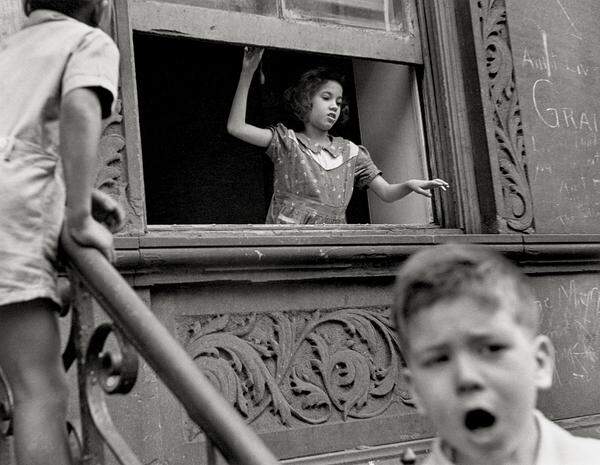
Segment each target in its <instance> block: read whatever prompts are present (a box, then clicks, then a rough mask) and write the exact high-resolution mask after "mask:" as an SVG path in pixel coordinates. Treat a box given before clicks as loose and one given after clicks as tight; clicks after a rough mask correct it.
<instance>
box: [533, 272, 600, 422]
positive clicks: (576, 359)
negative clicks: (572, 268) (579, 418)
mask: <svg viewBox="0 0 600 465" xmlns="http://www.w3.org/2000/svg"><path fill="white" fill-rule="evenodd" d="M534 282H535V283H536V292H537V296H538V300H537V305H538V307H539V309H540V312H541V316H542V332H543V333H545V334H546V335H548V336H549V337H550V339H551V340H552V342H553V343H554V346H555V348H556V365H555V370H554V385H553V387H552V389H551V391H550V392H549V393H547V394H545V395H544V396H543V402H544V405H545V407H546V408H548V409H549V410H550V411H552V412H554V413H555V414H556V415H558V416H562V415H563V414H573V409H575V410H576V411H579V410H580V411H581V412H584V413H586V409H587V414H589V413H591V412H597V411H600V403H599V401H600V392H598V389H597V388H596V386H598V383H599V382H600V278H599V277H598V275H596V274H580V275H576V276H565V277H560V278H559V277H539V278H535V280H534ZM566 398H568V399H569V400H570V404H569V403H567V402H565V400H566ZM566 408H568V409H569V411H568V412H567V411H566V410H565V409H566ZM563 411H564V413H563Z"/></svg>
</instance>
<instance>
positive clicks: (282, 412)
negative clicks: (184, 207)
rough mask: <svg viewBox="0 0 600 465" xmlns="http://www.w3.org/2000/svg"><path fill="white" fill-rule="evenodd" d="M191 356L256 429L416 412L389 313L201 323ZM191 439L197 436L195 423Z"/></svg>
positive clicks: (190, 340) (190, 332)
mask: <svg viewBox="0 0 600 465" xmlns="http://www.w3.org/2000/svg"><path fill="white" fill-rule="evenodd" d="M180 331H181V332H182V334H181V337H182V339H184V340H185V341H186V348H187V350H188V351H189V353H190V355H191V356H192V357H193V358H194V360H195V361H196V363H197V364H198V366H199V367H200V368H201V369H202V370H203V372H204V373H205V375H206V376H207V377H208V378H209V379H210V381H211V382H212V383H213V384H214V385H215V386H217V388H218V389H219V391H220V392H221V394H222V395H223V396H224V397H225V398H226V399H227V400H228V401H229V402H230V403H231V404H233V405H235V407H236V408H237V409H238V410H239V411H240V413H241V414H242V415H243V416H244V417H246V418H247V421H248V422H253V421H255V420H257V419H258V418H259V417H261V416H262V415H263V414H265V413H266V415H267V416H269V417H270V419H271V420H274V421H275V422H276V423H279V424H283V425H287V426H293V425H292V423H293V422H295V423H296V424H298V422H299V423H304V424H321V423H325V422H328V421H333V420H338V421H346V420H348V419H350V418H357V419H358V418H372V417H375V416H377V415H380V414H382V413H383V412H385V411H386V409H388V408H389V407H390V405H391V404H392V403H400V404H402V405H412V401H411V398H410V395H409V393H408V391H407V390H406V389H405V386H403V384H402V382H401V377H400V373H399V369H400V366H401V364H402V363H403V361H402V357H401V355H400V350H399V345H398V340H397V336H396V334H395V332H394V330H393V329H392V327H391V326H390V321H389V319H388V317H387V311H386V310H385V309H344V310H338V311H333V312H330V313H320V312H319V311H316V312H313V313H294V314H286V313H268V314H260V315H258V314H252V315H245V316H244V315H220V316H213V317H198V318H197V319H194V320H192V321H188V322H187V323H186V324H184V325H182V326H180ZM189 427H190V428H189V432H190V437H189V439H192V438H193V437H194V436H195V435H197V434H198V433H199V431H198V430H197V428H195V427H194V425H193V424H191V422H190V423H189Z"/></svg>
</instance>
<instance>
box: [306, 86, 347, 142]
mask: <svg viewBox="0 0 600 465" xmlns="http://www.w3.org/2000/svg"><path fill="white" fill-rule="evenodd" d="M342 97H343V89H342V86H341V85H340V83H339V82H337V81H325V82H324V83H323V85H321V87H319V89H317V91H316V92H315V95H313V97H312V99H311V109H310V111H309V112H308V114H307V115H306V118H305V120H304V124H305V125H306V126H308V125H310V126H313V127H315V128H317V129H320V130H321V131H329V130H330V129H331V128H332V126H333V125H334V124H335V123H336V121H337V120H338V118H339V117H340V110H341V109H342Z"/></svg>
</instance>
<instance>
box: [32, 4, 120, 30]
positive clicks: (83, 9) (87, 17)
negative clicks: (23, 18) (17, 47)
mask: <svg viewBox="0 0 600 465" xmlns="http://www.w3.org/2000/svg"><path fill="white" fill-rule="evenodd" d="M109 7H110V5H109V0H23V10H24V11H25V14H26V15H27V16H29V15H30V14H31V13H32V12H33V11H35V10H53V11H58V12H59V13H62V14H64V15H67V16H71V17H72V18H75V19H77V20H79V21H82V22H84V23H86V24H88V25H90V26H93V27H97V26H98V25H99V24H100V22H101V21H102V18H103V17H104V15H105V14H106V13H107V12H108V10H109Z"/></svg>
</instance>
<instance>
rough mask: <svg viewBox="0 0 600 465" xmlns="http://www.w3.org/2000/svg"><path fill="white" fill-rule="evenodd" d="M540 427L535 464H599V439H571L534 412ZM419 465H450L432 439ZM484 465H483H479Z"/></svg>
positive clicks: (567, 434)
mask: <svg viewBox="0 0 600 465" xmlns="http://www.w3.org/2000/svg"><path fill="white" fill-rule="evenodd" d="M535 418H536V421H537V423H538V426H539V428H540V445H539V453H538V457H537V460H536V461H535V465H595V464H600V440H598V439H593V438H582V437H578V436H574V435H573V434H571V433H569V432H568V431H567V430H565V429H563V428H561V427H560V426H558V425H557V424H556V423H554V422H552V421H550V420H548V419H547V418H546V417H545V416H544V415H543V414H542V413H541V412H539V411H537V410H536V411H535ZM423 465H454V463H453V462H451V461H450V460H449V458H448V457H446V455H445V454H444V453H443V452H442V448H441V441H440V440H439V439H436V440H435V441H434V444H433V449H432V451H431V454H430V455H429V457H428V458H427V459H426V460H425V462H424V463H423ZM482 465H484V464H482Z"/></svg>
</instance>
